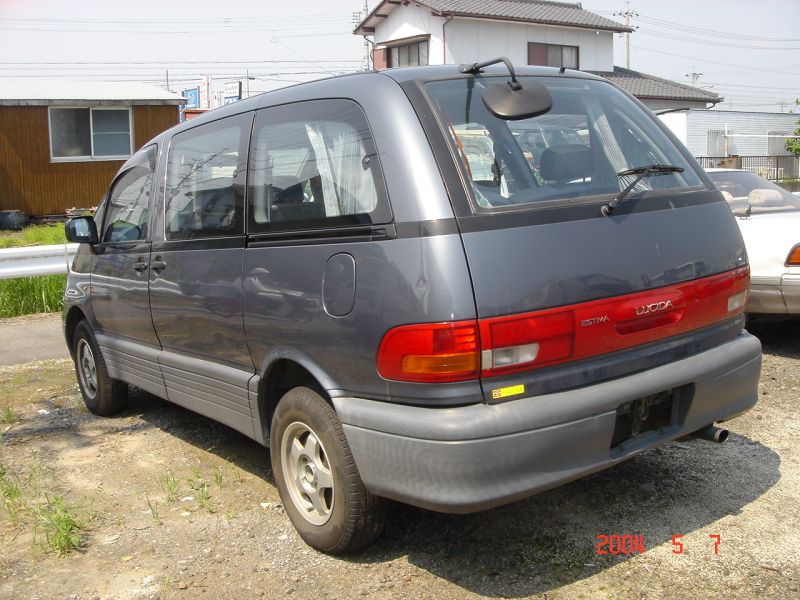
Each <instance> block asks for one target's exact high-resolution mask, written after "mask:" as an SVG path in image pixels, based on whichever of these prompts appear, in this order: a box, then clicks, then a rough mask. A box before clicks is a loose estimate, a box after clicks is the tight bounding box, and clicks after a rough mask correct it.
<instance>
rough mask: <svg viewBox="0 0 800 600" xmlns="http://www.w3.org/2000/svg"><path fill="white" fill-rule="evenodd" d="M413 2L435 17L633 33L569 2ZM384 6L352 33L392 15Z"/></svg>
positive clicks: (495, 0) (509, 0)
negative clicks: (380, 16) (381, 16)
mask: <svg viewBox="0 0 800 600" xmlns="http://www.w3.org/2000/svg"><path fill="white" fill-rule="evenodd" d="M416 2H417V4H421V5H422V6H427V7H428V8H430V9H431V10H432V11H434V12H436V13H441V14H446V15H452V16H456V17H475V18H481V17H483V18H489V19H504V20H511V21H520V22H524V23H541V24H545V25H563V26H567V27H583V28H587V29H603V30H607V31H617V32H624V31H633V30H632V29H630V28H628V27H626V26H625V25H622V24H620V23H617V22H616V21H612V20H611V19H606V18H605V17H601V16H600V15H596V14H594V13H593V12H590V11H588V10H584V9H583V8H582V7H581V5H580V4H578V3H571V2H550V1H547V0H416ZM386 4H387V3H386V2H385V1H384V2H381V3H380V4H378V6H377V7H375V9H374V10H373V11H372V12H371V13H370V14H369V16H367V18H365V19H364V20H363V21H362V22H361V23H360V24H359V25H358V27H357V28H356V31H355V33H360V32H361V31H360V30H361V28H362V27H365V26H367V27H374V21H373V16H374V15H376V13H377V14H381V11H383V12H387V10H388V12H391V9H392V8H393V5H391V4H390V5H388V6H384V5H386Z"/></svg>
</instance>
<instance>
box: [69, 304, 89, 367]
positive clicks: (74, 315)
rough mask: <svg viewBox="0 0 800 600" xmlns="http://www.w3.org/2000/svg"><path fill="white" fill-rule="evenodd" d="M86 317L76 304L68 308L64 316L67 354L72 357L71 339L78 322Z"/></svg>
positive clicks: (73, 351) (73, 352)
mask: <svg viewBox="0 0 800 600" xmlns="http://www.w3.org/2000/svg"><path fill="white" fill-rule="evenodd" d="M86 319H87V317H86V313H84V312H83V311H82V310H81V309H80V308H78V307H77V306H73V307H72V308H70V309H69V311H68V312H67V316H66V317H65V318H64V338H65V339H66V341H67V348H69V354H70V356H71V357H72V358H73V359H74V358H75V349H74V348H73V347H72V339H73V338H74V337H75V328H76V327H77V326H78V323H80V322H81V321H84V320H86Z"/></svg>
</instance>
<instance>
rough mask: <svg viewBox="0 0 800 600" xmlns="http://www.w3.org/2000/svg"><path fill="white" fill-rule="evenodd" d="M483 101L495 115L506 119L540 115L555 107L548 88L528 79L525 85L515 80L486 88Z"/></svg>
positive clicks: (512, 119)
mask: <svg viewBox="0 0 800 600" xmlns="http://www.w3.org/2000/svg"><path fill="white" fill-rule="evenodd" d="M483 103H484V104H485V105H486V108H488V109H489V112H491V113H492V114H493V115H494V116H496V117H499V118H501V119H504V120H506V121H517V120H519V119H530V118H532V117H538V116H539V115H543V114H545V113H546V112H548V111H549V110H550V109H551V108H553V98H552V96H550V92H549V91H548V89H547V88H546V87H545V86H544V85H542V84H541V83H539V82H538V81H526V82H525V87H524V88H523V87H522V84H520V83H518V82H516V81H513V82H511V81H510V82H508V83H496V84H494V85H491V86H489V87H488V88H486V91H485V92H484V93H483Z"/></svg>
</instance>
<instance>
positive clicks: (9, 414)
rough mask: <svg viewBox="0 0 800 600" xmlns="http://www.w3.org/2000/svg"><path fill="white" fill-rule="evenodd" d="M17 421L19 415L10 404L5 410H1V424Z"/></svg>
mask: <svg viewBox="0 0 800 600" xmlns="http://www.w3.org/2000/svg"><path fill="white" fill-rule="evenodd" d="M17 419H18V417H17V413H15V412H14V409H13V408H11V405H10V404H6V405H5V406H4V407H3V409H2V410H0V423H14V422H15V421H16V420H17Z"/></svg>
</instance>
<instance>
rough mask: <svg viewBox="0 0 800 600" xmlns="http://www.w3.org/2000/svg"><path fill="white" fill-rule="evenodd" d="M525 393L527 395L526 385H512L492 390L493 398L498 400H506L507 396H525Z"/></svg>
mask: <svg viewBox="0 0 800 600" xmlns="http://www.w3.org/2000/svg"><path fill="white" fill-rule="evenodd" d="M524 393H525V386H524V385H512V386H511V387H504V388H499V389H496V390H492V398H493V399H495V400H497V399H498V398H506V397H507V396H516V395H517V394H524Z"/></svg>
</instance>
